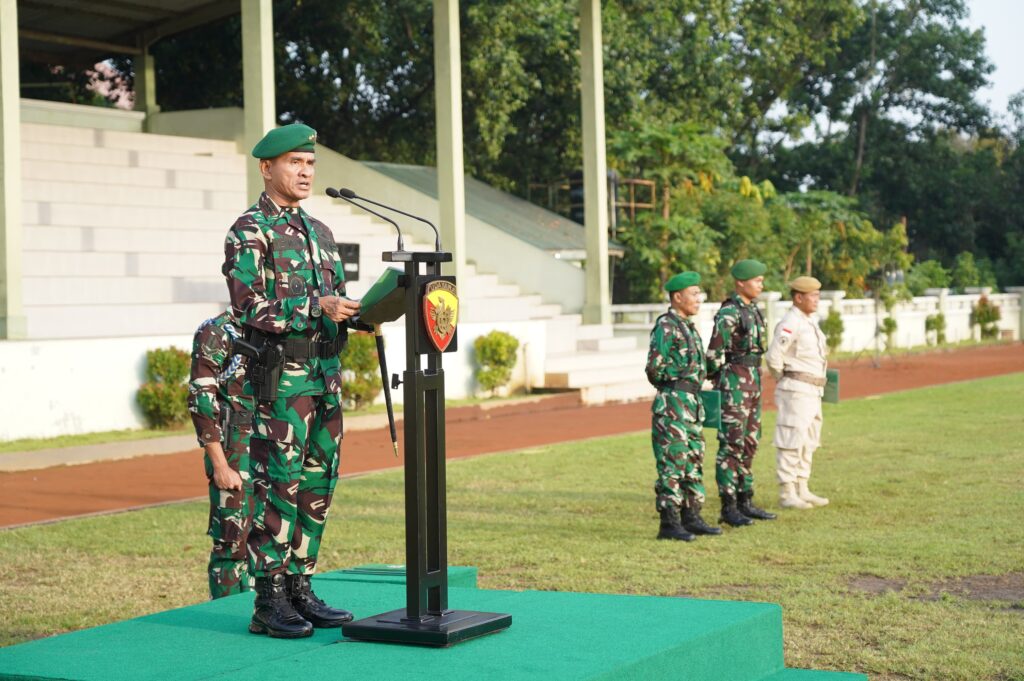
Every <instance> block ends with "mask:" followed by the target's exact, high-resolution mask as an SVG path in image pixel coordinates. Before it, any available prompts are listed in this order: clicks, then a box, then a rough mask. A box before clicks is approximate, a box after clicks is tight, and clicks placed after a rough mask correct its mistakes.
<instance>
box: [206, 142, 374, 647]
mask: <svg viewBox="0 0 1024 681" xmlns="http://www.w3.org/2000/svg"><path fill="white" fill-rule="evenodd" d="M315 142H316V131H314V130H313V129H312V128H310V127H308V126H305V125H301V124H292V125H287V126H284V127H281V128H277V129H275V130H271V131H270V132H269V133H267V134H266V136H265V137H264V138H263V139H262V140H260V142H259V143H258V144H257V145H256V146H255V147H254V148H253V150H252V155H253V156H254V157H255V158H257V159H259V166H260V172H261V173H262V175H263V180H264V187H265V191H264V192H263V194H261V195H260V197H259V200H258V201H257V202H256V204H255V205H253V206H252V207H251V208H249V210H248V211H246V212H245V214H244V215H242V216H241V217H240V218H238V220H237V221H236V222H235V224H234V225H233V226H232V227H231V229H230V231H229V232H228V235H227V239H226V241H225V245H224V251H225V262H224V275H225V276H226V277H227V282H228V290H229V292H230V295H231V304H232V308H233V310H234V312H235V314H236V315H237V317H238V319H239V320H240V321H241V323H242V324H243V326H244V333H245V337H246V339H247V340H248V341H249V342H250V343H251V344H252V345H254V346H256V347H262V348H263V349H264V351H263V352H262V353H261V354H260V357H259V359H258V360H256V361H253V362H250V367H249V369H248V370H247V372H246V378H247V381H246V385H247V386H249V389H251V390H252V391H253V392H254V393H255V395H256V397H257V402H256V417H255V420H254V433H253V439H252V445H251V450H250V456H251V468H252V476H253V491H254V495H255V498H256V514H255V517H254V519H253V527H252V530H251V531H250V533H249V554H250V557H251V559H252V562H253V574H254V576H255V578H256V602H255V608H254V612H253V616H252V621H251V623H250V624H249V631H251V632H253V633H255V634H269V635H271V636H274V637H280V638H298V637H303V636H309V635H311V634H312V633H313V627H340V626H341V625H342V624H343V623H345V622H347V621H349V620H351V619H352V613H350V612H347V611H345V610H338V609H335V608H332V607H329V606H328V605H326V604H325V603H324V602H323V601H322V600H320V599H319V598H318V597H317V596H316V594H314V593H313V591H312V590H311V588H310V577H311V576H312V575H313V574H314V573H315V572H316V563H317V554H318V553H319V550H320V540H321V537H322V536H323V530H324V524H325V523H326V521H327V513H328V509H329V508H330V505H331V498H332V496H333V493H334V487H335V484H336V483H337V479H338V465H339V459H340V446H341V435H342V433H341V428H342V423H341V420H342V416H341V367H340V363H339V360H338V353H339V351H340V350H341V348H342V346H343V344H344V340H345V338H346V328H345V327H346V324H345V322H346V320H348V319H350V318H351V317H353V316H355V315H356V314H358V311H359V304H358V303H357V302H355V301H350V300H348V299H346V298H344V297H343V296H344V293H345V281H344V272H343V269H342V263H341V259H340V257H339V256H338V250H337V246H336V245H335V242H334V237H333V235H332V234H331V231H330V229H328V228H327V227H326V226H325V225H324V224H323V223H321V222H319V221H317V220H315V219H314V218H312V217H310V216H309V215H308V214H307V213H306V212H305V211H304V210H302V208H301V207H300V206H299V202H300V201H301V200H302V199H305V198H308V197H309V195H310V193H311V192H312V188H313V175H314V164H315V162H316V159H315V156H314V145H315Z"/></svg>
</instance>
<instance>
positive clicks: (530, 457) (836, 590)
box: [0, 374, 1024, 681]
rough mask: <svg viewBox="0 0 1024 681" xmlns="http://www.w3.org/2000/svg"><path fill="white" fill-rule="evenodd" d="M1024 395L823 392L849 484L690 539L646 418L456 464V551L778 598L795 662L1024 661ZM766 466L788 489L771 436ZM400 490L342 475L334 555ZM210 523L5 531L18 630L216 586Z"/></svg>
mask: <svg viewBox="0 0 1024 681" xmlns="http://www.w3.org/2000/svg"><path fill="white" fill-rule="evenodd" d="M1022 395H1024V374H1016V375H1011V376H1004V377H999V378H993V379H986V380H979V381H973V382H970V383H963V384H958V385H955V386H942V387H935V388H928V389H923V390H916V391H909V392H904V393H896V394H890V395H886V396H884V397H879V398H873V399H865V400H858V401H851V402H847V403H844V404H842V405H838V406H826V414H825V435H824V440H825V446H824V447H823V448H822V449H821V450H819V452H818V455H817V457H816V463H815V469H814V470H815V475H814V477H813V479H812V482H813V483H814V484H813V485H812V487H813V488H814V489H815V490H816V491H817V492H818V493H819V494H822V495H824V496H828V497H830V498H831V499H832V504H831V505H830V506H828V507H826V508H823V509H817V510H813V511H787V512H783V513H782V515H781V518H780V519H779V520H777V521H774V522H770V523H769V522H761V523H758V524H757V525H756V526H755V527H751V528H743V529H739V530H727V531H726V533H725V536H723V537H718V538H701V539H700V540H699V541H697V542H695V543H692V544H681V543H679V542H659V541H655V540H654V539H653V537H654V535H655V533H656V531H657V516H656V514H655V512H654V509H653V501H652V493H651V483H652V481H653V470H654V467H653V462H652V458H651V454H650V445H649V440H648V439H647V437H646V436H644V435H642V434H637V435H628V436H621V437H614V438H605V439H600V440H591V441H585V442H577V443H571V444H565V445H558V446H551V447H544V448H537V449H530V450H525V451H521V452H516V453H510V454H500V455H491V456H486V457H480V458H476V459H472V460H462V461H458V462H453V463H451V464H450V466H449V476H448V482H449V484H448V489H449V495H448V498H449V561H450V563H451V564H459V565H476V566H478V567H479V570H480V586H481V587H483V588H497V589H527V588H529V589H545V590H573V591H594V592H617V593H636V594H655V595H664V596H679V597H698V598H723V599H741V600H756V601H771V602H776V603H779V604H781V605H782V606H783V608H784V621H785V653H786V664H787V666H790V667H814V668H820V669H838V670H848V671H860V672H866V673H868V674H869V675H870V677H871V678H872V679H873V680H894V681H895V680H897V679H900V680H902V679H921V680H928V681H932V680H936V679H943V680H946V679H949V680H964V681H966V680H968V679H969V680H972V681H974V680H976V679H992V680H996V679H998V680H1000V681H1005V680H1008V679H1018V680H1021V679H1024V527H1022V524H1024V416H1022V412H1021V396H1022ZM771 419H772V415H770V414H769V415H768V417H767V419H766V424H765V425H766V432H767V433H769V437H768V440H769V443H770V433H771ZM709 449H711V450H712V451H713V450H714V449H715V447H714V446H712V447H710V448H709ZM712 457H713V454H712ZM709 458H710V457H709ZM197 465H198V464H197ZM342 468H343V469H344V465H343V466H342ZM755 474H756V475H757V478H758V481H759V483H758V489H759V490H760V492H761V494H760V495H759V497H758V502H760V503H763V504H764V505H765V506H767V507H768V508H770V509H775V508H776V506H777V504H776V498H775V494H774V492H775V484H774V475H773V452H772V449H771V447H770V446H766V447H765V448H764V453H763V454H762V456H760V457H759V458H758V460H757V461H756V464H755ZM712 487H713V484H712ZM709 491H710V490H709ZM709 496H710V500H709V504H708V506H709V509H708V512H707V513H706V514H705V515H706V517H708V518H709V520H714V519H715V516H716V515H717V514H716V513H715V510H717V499H716V498H715V495H714V492H713V491H710V494H709ZM402 507H403V500H402V484H401V475H400V474H399V473H381V474H374V475H367V476H364V477H360V478H355V479H350V480H343V481H342V482H341V484H340V486H339V492H338V495H337V497H336V500H335V508H334V512H333V513H332V516H331V522H330V523H329V525H328V531H327V537H326V538H325V540H324V550H323V551H322V554H321V564H322V568H323V569H334V568H339V567H345V566H351V565H357V564H361V563H370V562H388V563H394V562H399V563H400V562H404V555H403V546H404V544H403V541H404V539H403V537H404V525H403V519H402ZM204 523H205V509H204V506H203V505H202V504H199V503H187V504H176V505H171V506H166V507H161V508H154V509H149V510H145V511H138V512H133V513H125V514H119V515H114V516H106V517H96V518H87V519H81V520H73V521H65V522H62V523H57V524H52V525H44V526H37V527H31V528H21V529H17V530H8V531H0V551H2V552H3V555H6V556H8V558H7V560H5V561H4V562H3V564H2V565H0V609H2V611H3V612H4V615H5V621H4V625H3V626H2V627H0V642H2V643H3V644H11V643H16V642H19V641H24V640H28V639H31V638H36V637H39V636H45V635H48V634H52V633H57V632H62V631H67V630H70V629H77V628H81V627H87V626H92V625H96V624H101V623H104V622H109V621H113V620H118V619H124V618H127V617H132V616H136V615H141V614H144V613H148V612H153V611H156V610H163V609H167V608H171V607H176V606H180V605H185V604H189V603H195V602H198V601H201V600H203V599H204V598H205V561H206V553H207V551H208V544H207V540H206V538H205V536H204V535H203V531H204V529H205V528H204ZM340 605H343V604H340ZM457 605H458V604H453V606H455V607H457ZM662 624H666V623H652V626H661V625H662ZM239 626H240V627H241V626H244V622H239ZM736 643H737V646H740V647H742V645H743V643H742V641H737V642H736Z"/></svg>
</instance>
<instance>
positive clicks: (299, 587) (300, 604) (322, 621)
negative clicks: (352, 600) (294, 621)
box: [288, 575, 352, 629]
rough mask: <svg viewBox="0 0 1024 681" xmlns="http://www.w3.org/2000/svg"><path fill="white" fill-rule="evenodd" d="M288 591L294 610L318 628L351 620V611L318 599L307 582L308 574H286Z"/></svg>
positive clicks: (333, 625)
mask: <svg viewBox="0 0 1024 681" xmlns="http://www.w3.org/2000/svg"><path fill="white" fill-rule="evenodd" d="M288 593H289V595H290V596H291V599H292V606H293V607H294V608H295V611H296V612H297V613H299V614H300V615H302V616H303V617H305V618H306V619H307V620H309V621H310V622H312V623H313V626H314V627H317V628H319V629H333V628H334V627H340V626H341V625H342V624H344V623H345V622H351V621H352V613H350V612H349V611H348V610H339V609H337V608H332V607H331V606H329V605H327V604H326V603H324V602H323V601H322V600H320V599H319V598H318V597H317V595H316V594H315V593H313V590H312V588H311V587H310V584H309V575H288Z"/></svg>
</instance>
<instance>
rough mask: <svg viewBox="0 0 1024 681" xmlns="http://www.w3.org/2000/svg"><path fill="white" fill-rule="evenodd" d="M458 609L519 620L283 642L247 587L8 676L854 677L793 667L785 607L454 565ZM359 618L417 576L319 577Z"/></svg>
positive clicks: (376, 570) (401, 593)
mask: <svg viewBox="0 0 1024 681" xmlns="http://www.w3.org/2000/svg"><path fill="white" fill-rule="evenodd" d="M449 574H450V584H451V588H450V589H449V604H450V605H451V606H452V607H453V608H458V609H467V610H481V611H488V612H504V613H509V614H511V615H512V627H511V628H509V629H507V630H505V631H502V632H498V633H495V634H491V635H489V636H484V637H482V638H479V639H475V640H472V641H467V642H464V643H461V644H458V645H455V646H453V647H450V648H424V647H414V646H402V645H394V644H382V643H364V642H356V641H349V640H343V639H341V637H340V632H339V630H337V629H318V630H317V631H316V633H315V634H314V635H313V636H312V637H310V638H306V639H299V640H291V641H285V640H275V639H270V638H267V637H265V636H254V635H252V634H249V633H248V632H247V631H246V625H247V623H248V618H249V615H250V614H251V612H252V595H251V594H242V595H239V596H232V597H230V598H223V599H220V600H217V601H211V602H208V603H201V604H199V605H193V606H189V607H186V608H179V609H177V610H169V611H166V612H160V613H156V614H153V615H147V616H146V617H139V618H137V619H133V620H127V621H124V622H117V623H115V624H108V625H105V626H102V627H96V628H93V629H85V630H83V631H76V632H72V633H70V634H64V635H61V636H54V637H52V638H47V639H40V640H38V641H32V642H29V643H23V644H21V645H16V646H11V647H9V648H4V649H0V678H2V679H83V680H85V679H90V680H91V679H96V680H97V681H100V680H102V681H112V680H114V679H133V680H135V679H137V680H140V681H141V680H145V679H154V680H156V679H159V680H160V681H166V680H168V679H238V680H243V679H244V680H245V681H262V680H264V679H266V680H267V681H280V680H281V679H301V680H302V681H320V680H323V681H327V680H330V681H338V680H340V679H372V680H374V681H378V680H385V679H406V680H409V679H431V680H432V681H440V680H444V679H452V680H455V679H465V680H470V679H472V680H474V681H478V680H480V679H487V680H491V679H500V680H506V679H508V680H512V679H545V680H547V679H559V680H560V681H561V680H569V679H581V680H582V679H602V680H611V679H629V680H631V681H632V680H636V679H673V680H676V679H686V680H689V681H698V680H707V681H726V680H728V681H854V680H855V679H862V680H865V679H866V677H865V676H863V675H860V674H846V673H840V672H816V671H806V670H791V669H784V668H783V660H782V610H781V608H780V607H779V606H777V605H773V604H769V603H744V602H736V601H701V600H692V599H686V598H659V597H648V596H618V595H604V594H583V593H563V592H554V591H485V590H480V589H477V588H476V569H475V568H471V567H452V568H451V569H450V572H449ZM314 584H315V588H316V591H317V593H318V594H319V595H321V596H322V597H323V598H324V600H326V601H327V602H328V603H333V604H336V605H341V606H343V607H346V608H349V609H351V610H353V611H354V612H355V613H356V615H357V617H367V616H370V615H374V614H377V613H381V612H385V611H388V610H393V609H395V608H401V607H404V605H405V586H404V575H403V574H402V573H401V572H399V571H396V570H395V569H394V566H391V567H389V566H364V567H363V568H357V569H354V570H350V571H338V572H332V573H328V574H324V575H321V576H318V577H316V578H315V579H314Z"/></svg>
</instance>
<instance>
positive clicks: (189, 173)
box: [22, 123, 651, 403]
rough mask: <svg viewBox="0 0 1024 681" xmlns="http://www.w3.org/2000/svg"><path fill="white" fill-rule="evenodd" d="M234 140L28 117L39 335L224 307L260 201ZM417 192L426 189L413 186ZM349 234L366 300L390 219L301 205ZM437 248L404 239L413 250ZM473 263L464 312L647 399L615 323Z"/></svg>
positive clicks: (557, 365)
mask: <svg viewBox="0 0 1024 681" xmlns="http://www.w3.org/2000/svg"><path fill="white" fill-rule="evenodd" d="M250 161H251V159H248V158H247V157H246V156H244V155H243V154H240V153H239V152H238V150H237V147H236V145H235V143H234V142H229V141H219V140H209V139H197V138H188V137H177V136H166V135H154V134H142V133H134V132H119V131H111V130H100V129H93V128H77V127H66V126H56V125H42V124H35V123H24V124H22V176H23V197H22V210H23V215H22V218H23V224H24V243H23V250H24V258H23V296H24V298H23V300H24V309H25V316H26V321H27V326H28V337H29V338H33V339H42V338H46V339H70V338H105V337H120V336H158V335H190V334H191V333H192V330H193V329H195V327H196V325H197V324H198V322H199V321H201V320H203V319H205V318H207V317H211V316H213V315H215V314H217V313H219V312H220V311H221V310H223V309H224V308H225V306H226V305H227V302H228V301H227V291H226V288H225V285H224V279H223V277H222V276H221V274H220V268H221V264H222V262H223V242H224V236H225V234H226V232H227V229H228V228H229V227H230V225H231V224H232V223H233V222H234V221H235V219H236V218H237V217H238V215H239V214H241V213H242V212H243V211H244V209H245V208H246V207H247V206H249V205H250V204H251V203H252V200H253V197H247V196H246V193H245V190H244V187H245V167H246V163H248V162H250ZM409 191H410V192H414V191H416V190H415V189H413V188H409ZM304 206H305V207H306V208H307V210H309V212H310V213H311V214H313V215H315V216H316V217H317V218H319V219H321V220H322V221H323V222H324V223H325V224H327V225H329V226H330V227H331V229H332V231H333V232H334V235H335V238H336V239H337V241H339V242H351V243H358V244H360V262H359V271H360V276H359V280H358V281H354V282H351V284H350V286H349V293H350V295H352V296H353V297H359V296H361V295H362V294H363V293H364V292H365V291H366V289H367V288H368V287H369V285H370V284H371V283H372V282H373V281H374V280H375V279H376V278H377V276H378V275H379V274H380V273H381V272H382V271H383V269H384V267H385V266H386V264H385V263H383V262H382V261H381V260H380V256H379V254H380V252H381V251H385V250H391V249H393V248H394V244H395V235H394V233H393V228H392V227H391V225H389V224H387V223H384V222H381V221H379V220H377V219H375V218H371V217H370V216H368V215H367V214H364V213H362V212H361V211H358V210H357V209H354V208H352V207H351V206H350V205H349V204H346V203H343V202H336V201H334V200H332V199H329V198H328V197H326V196H324V195H323V194H322V188H321V187H318V189H317V190H316V192H315V194H314V196H312V197H311V198H310V199H308V200H307V201H305V202H304ZM430 247H431V246H430V244H427V243H422V242H416V241H415V240H414V239H412V238H410V237H409V236H407V237H406V248H407V249H409V250H427V249H429V248H430ZM468 256H469V260H470V266H469V267H468V269H467V272H466V275H465V276H464V277H463V278H462V280H461V281H460V282H459V291H460V297H461V300H460V309H461V312H460V321H462V322H463V323H485V324H486V323H495V324H498V323H502V322H510V321H526V320H540V321H543V322H544V324H545V327H546V334H545V337H546V341H545V343H546V347H545V365H544V372H543V375H544V382H543V385H542V386H534V387H543V388H548V389H556V390H560V389H565V390H579V391H581V394H582V398H583V400H584V401H585V402H587V403H600V402H606V401H615V400H628V399H636V398H640V397H648V396H649V395H650V394H651V390H650V388H649V386H648V385H647V383H646V381H645V380H644V376H643V365H644V359H645V350H644V349H643V348H639V347H637V342H636V340H635V339H633V338H615V337H613V335H612V329H611V327H610V326H589V325H587V326H584V325H582V323H581V318H580V316H579V315H576V314H565V312H564V310H563V309H562V306H561V305H559V304H552V303H551V302H547V303H546V302H545V301H544V300H543V299H542V298H541V296H540V295H534V294H525V293H523V291H522V290H521V288H520V287H519V286H518V285H516V284H514V283H509V282H507V281H502V280H500V279H499V277H498V276H496V275H494V274H490V273H488V272H483V271H478V270H477V267H476V266H474V265H473V261H474V258H473V253H469V254H468Z"/></svg>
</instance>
